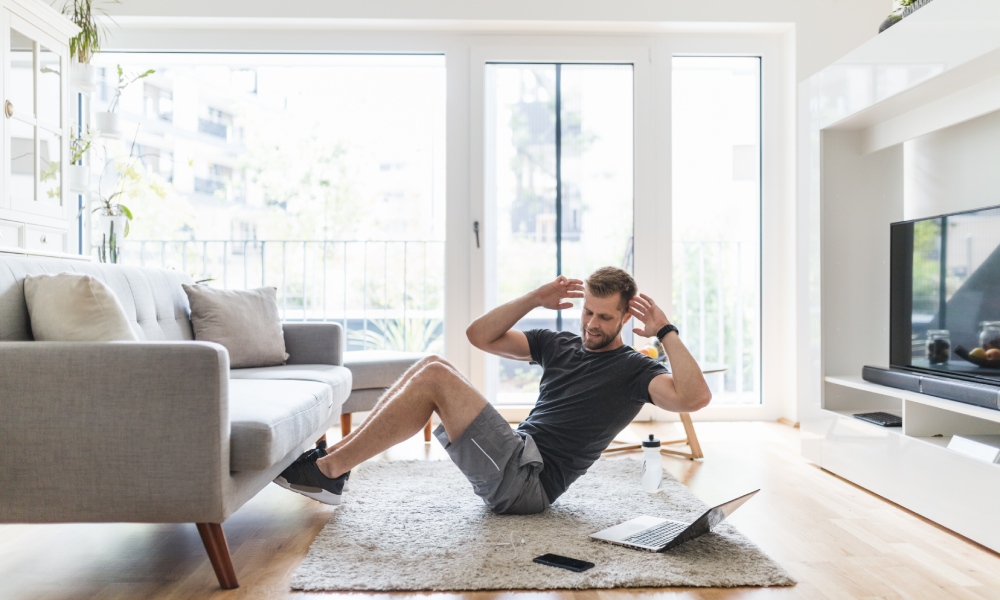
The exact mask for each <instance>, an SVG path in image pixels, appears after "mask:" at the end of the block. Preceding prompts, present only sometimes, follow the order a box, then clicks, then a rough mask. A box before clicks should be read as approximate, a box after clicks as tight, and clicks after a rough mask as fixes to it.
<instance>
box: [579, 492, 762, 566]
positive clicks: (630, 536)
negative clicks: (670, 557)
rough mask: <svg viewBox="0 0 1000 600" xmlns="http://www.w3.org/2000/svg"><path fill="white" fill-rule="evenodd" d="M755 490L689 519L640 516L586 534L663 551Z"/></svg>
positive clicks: (700, 531)
mask: <svg viewBox="0 0 1000 600" xmlns="http://www.w3.org/2000/svg"><path fill="white" fill-rule="evenodd" d="M759 491H760V490H754V491H752V492H750V493H749V494H744V495H742V496H740V497H739V498H734V499H732V500H730V501H729V502H723V503H722V504H720V505H718V506H716V507H714V508H710V509H708V510H707V511H705V514H703V515H701V516H700V517H698V518H697V519H696V520H695V521H694V522H693V523H685V522H683V521H671V520H669V519H660V518H658V517H648V516H641V517H636V518H634V519H632V520H630V521H625V522H624V523H621V524H618V525H615V526H614V527H608V528H607V529H602V530H601V531H598V532H597V533H592V534H590V537H592V538H594V539H595V540H601V541H603V542H611V543H612V544H621V545H622V546H628V547H629V548H637V549H639V550H649V551H651V552H663V551H664V550H670V549H671V548H676V547H677V546H680V545H681V544H683V543H684V542H689V541H691V540H693V539H695V538H696V537H700V536H702V535H705V534H706V533H708V532H709V531H711V530H712V528H713V527H715V526H716V525H718V524H719V523H721V522H723V521H724V520H725V519H726V517H728V516H729V515H731V514H733V511H734V510H736V509H737V508H739V507H740V506H742V505H743V503H744V502H746V501H747V500H749V499H750V498H751V497H753V495H754V494H756V493H757V492H759Z"/></svg>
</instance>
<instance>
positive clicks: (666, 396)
mask: <svg viewBox="0 0 1000 600" xmlns="http://www.w3.org/2000/svg"><path fill="white" fill-rule="evenodd" d="M629 312H630V313H631V314H632V316H634V317H635V318H637V319H639V320H640V321H641V322H642V325H643V326H642V327H637V328H635V329H633V330H632V331H634V332H635V333H637V334H639V335H641V336H643V337H655V336H656V334H657V332H659V330H660V328H662V327H663V326H664V325H668V324H669V323H670V321H669V320H668V319H667V316H666V315H665V314H663V311H662V310H660V307H659V306H657V305H656V303H655V302H653V299H652V298H650V297H649V296H647V295H646V294H639V295H637V296H636V297H634V298H632V301H631V302H630V303H629ZM660 341H661V342H662V343H663V349H664V350H666V352H667V358H669V359H670V369H671V373H670V374H666V373H665V374H663V375H657V376H656V377H654V378H653V380H652V381H651V382H649V396H650V399H651V400H652V401H653V404H655V405H656V406H659V407H660V408H662V409H664V410H670V411H674V412H694V411H696V410H700V409H702V408H705V407H706V406H708V403H709V402H710V401H711V400H712V392H711V390H709V389H708V384H707V383H706V382H705V376H704V375H703V374H702V372H701V367H700V366H698V361H696V360H695V359H694V357H693V356H691V353H690V352H688V349H687V347H686V346H685V345H684V342H682V341H681V339H680V337H679V336H678V335H677V333H675V332H671V333H668V334H667V335H665V336H663V339H662V340H660Z"/></svg>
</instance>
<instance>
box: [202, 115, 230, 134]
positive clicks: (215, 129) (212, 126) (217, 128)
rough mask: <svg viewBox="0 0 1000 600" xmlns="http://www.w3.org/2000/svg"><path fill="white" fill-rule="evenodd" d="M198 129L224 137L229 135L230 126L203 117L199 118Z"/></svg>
mask: <svg viewBox="0 0 1000 600" xmlns="http://www.w3.org/2000/svg"><path fill="white" fill-rule="evenodd" d="M198 131H199V132H201V133H205V134H208V135H211V136H214V137H217V138H222V139H227V138H228V137H229V127H228V126H226V124H225V123H217V122H215V121H209V120H208V119H203V118H201V117H199V118H198Z"/></svg>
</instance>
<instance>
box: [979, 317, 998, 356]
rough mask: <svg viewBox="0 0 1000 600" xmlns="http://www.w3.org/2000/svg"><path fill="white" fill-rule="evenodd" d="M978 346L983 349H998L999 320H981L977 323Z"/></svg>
mask: <svg viewBox="0 0 1000 600" xmlns="http://www.w3.org/2000/svg"><path fill="white" fill-rule="evenodd" d="M979 329H980V331H979V347H980V348H982V349H983V350H989V349H991V348H996V349H997V350H1000V321H983V322H982V323H980V324H979Z"/></svg>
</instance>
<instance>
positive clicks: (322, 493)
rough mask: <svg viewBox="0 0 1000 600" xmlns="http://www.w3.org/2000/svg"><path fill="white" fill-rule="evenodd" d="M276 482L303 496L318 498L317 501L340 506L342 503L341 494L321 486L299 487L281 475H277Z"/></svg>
mask: <svg viewBox="0 0 1000 600" xmlns="http://www.w3.org/2000/svg"><path fill="white" fill-rule="evenodd" d="M274 483H276V484H278V485H279V486H281V487H283V488H285V489H286V490H289V491H292V492H295V493H296V494H302V495H303V496H305V497H307V498H312V499H313V500H316V501H317V502H322V503H323V504H329V505H331V506H339V505H340V498H341V497H340V496H339V495H337V494H334V493H333V492H328V491H326V490H324V489H320V488H312V487H310V488H305V487H297V486H294V485H292V484H290V483H288V481H287V480H286V479H285V478H284V477H281V476H278V477H275V478H274ZM313 490H315V491H313Z"/></svg>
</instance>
